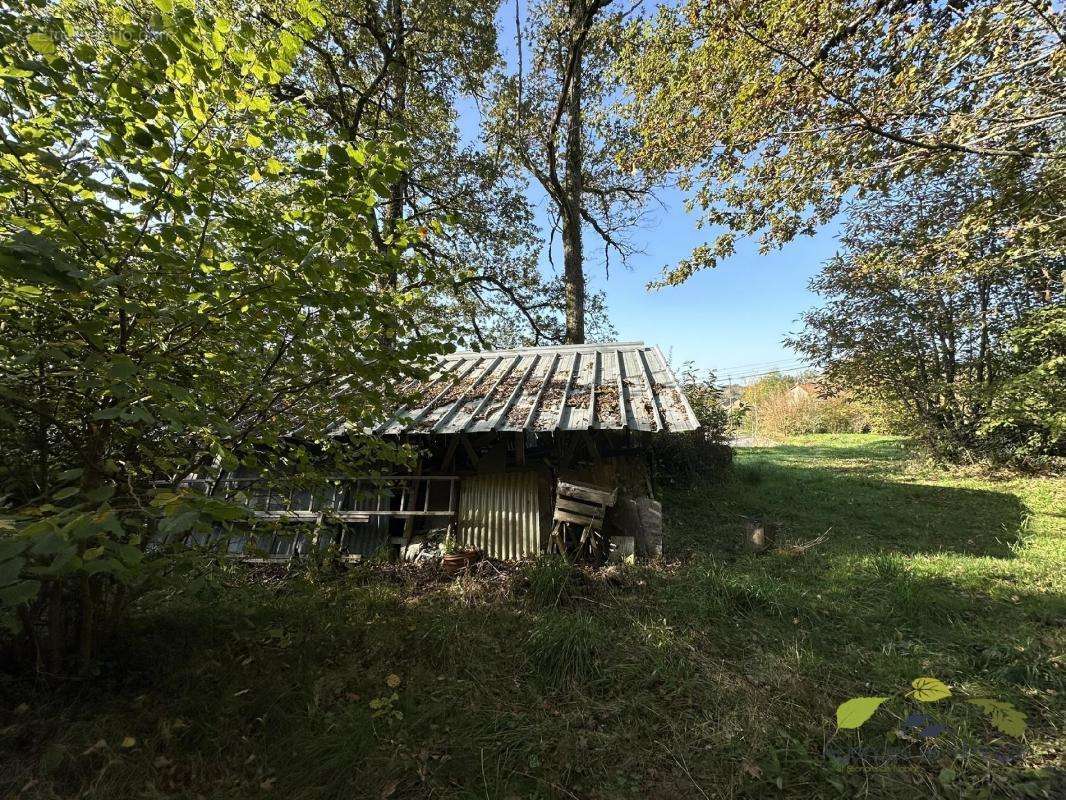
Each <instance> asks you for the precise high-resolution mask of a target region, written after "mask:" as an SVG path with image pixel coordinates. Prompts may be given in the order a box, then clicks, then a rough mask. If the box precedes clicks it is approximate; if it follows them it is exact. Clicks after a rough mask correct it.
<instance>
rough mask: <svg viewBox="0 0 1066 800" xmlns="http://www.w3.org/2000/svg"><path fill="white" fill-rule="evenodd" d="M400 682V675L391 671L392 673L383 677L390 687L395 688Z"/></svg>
mask: <svg viewBox="0 0 1066 800" xmlns="http://www.w3.org/2000/svg"><path fill="white" fill-rule="evenodd" d="M400 682H401V679H400V676H399V675H397V674H396V673H393V674H391V675H389V677H387V678H386V679H385V683H387V684H388V685H389V688H390V689H395V688H396V687H397V686H399V685H400Z"/></svg>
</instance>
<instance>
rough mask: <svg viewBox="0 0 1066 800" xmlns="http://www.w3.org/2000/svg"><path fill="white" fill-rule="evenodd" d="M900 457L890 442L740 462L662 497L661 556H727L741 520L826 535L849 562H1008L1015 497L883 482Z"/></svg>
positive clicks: (774, 453)
mask: <svg viewBox="0 0 1066 800" xmlns="http://www.w3.org/2000/svg"><path fill="white" fill-rule="evenodd" d="M901 453H902V451H901V450H900V448H899V445H898V444H895V443H893V442H886V443H878V444H877V445H873V446H871V445H866V446H863V447H854V448H848V447H807V446H781V447H775V448H771V449H768V450H767V451H761V452H760V451H750V452H748V453H745V454H743V456H742V457H741V458H740V459H738V462H737V463H736V464H735V465H734V466H733V467H732V469H731V471H730V474H729V475H728V477H727V478H726V479H725V481H723V482H721V483H718V484H710V485H706V486H701V487H697V488H692V489H684V490H677V489H674V490H670V491H668V493H667V495H668V496H667V497H666V498H665V499H664V503H663V506H664V513H665V516H666V525H667V528H668V531H667V537H666V541H667V547H668V549H673V550H674V551H675V552H682V551H684V550H694V551H697V552H709V553H714V552H716V551H721V550H722V549H723V548H724V549H725V550H727V551H728V550H731V549H733V548H734V547H736V546H737V545H738V544H739V542H740V540H741V533H742V530H743V518H744V517H757V518H761V519H768V520H772V521H775V522H777V523H779V524H780V526H781V529H782V537H783V538H784V539H785V540H786V541H790V542H793V543H795V542H800V541H804V540H809V539H812V538H814V537H816V536H819V535H821V534H823V533H825V532H826V531H827V530H829V529H831V532H830V534H829V539H830V543H829V545H828V547H829V548H831V549H833V550H837V551H846V552H849V553H851V554H854V555H872V554H876V553H882V552H898V553H903V554H908V555H917V554H919V553H925V554H932V553H938V552H951V553H961V554H967V555H974V556H992V557H999V558H1007V557H1010V556H1011V555H1012V554H1013V549H1014V547H1015V546H1016V545H1017V543H1018V542H1019V540H1020V539H1021V537H1022V536H1023V534H1024V531H1025V525H1026V516H1027V512H1026V509H1025V507H1024V506H1023V505H1022V503H1021V502H1020V501H1019V500H1018V498H1017V497H1015V496H1014V495H1012V494H1008V493H1006V492H995V491H989V490H986V489H970V488H958V487H950V486H940V485H930V484H923V483H915V482H902V481H899V480H889V479H887V478H886V477H885V475H886V473H887V472H888V471H889V470H891V469H893V467H894V468H895V469H898V462H899V460H900V459H901V457H902V455H901ZM871 454H872V455H873V458H872V459H871V458H870V456H871ZM826 461H829V462H831V463H829V464H826V463H825V462H826Z"/></svg>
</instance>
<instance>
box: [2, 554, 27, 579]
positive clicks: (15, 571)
mask: <svg viewBox="0 0 1066 800" xmlns="http://www.w3.org/2000/svg"><path fill="white" fill-rule="evenodd" d="M25 563H26V559H24V558H9V559H8V560H7V561H3V562H0V586H7V585H8V584H9V583H14V582H15V581H17V580H18V577H19V573H20V572H22V567H23V565H24V564H25Z"/></svg>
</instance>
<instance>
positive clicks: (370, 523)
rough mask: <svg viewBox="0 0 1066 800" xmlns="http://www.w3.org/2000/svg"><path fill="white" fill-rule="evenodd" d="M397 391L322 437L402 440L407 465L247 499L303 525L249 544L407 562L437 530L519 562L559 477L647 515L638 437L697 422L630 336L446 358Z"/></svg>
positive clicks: (546, 515) (644, 448) (537, 537)
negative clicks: (411, 462) (379, 409)
mask: <svg viewBox="0 0 1066 800" xmlns="http://www.w3.org/2000/svg"><path fill="white" fill-rule="evenodd" d="M406 388H407V391H405V392H404V394H405V395H406V396H407V397H410V398H411V401H410V404H409V405H408V406H406V407H404V408H400V409H397V410H396V412H395V413H393V414H392V415H391V416H390V417H389V418H388V419H385V420H382V421H381V423H380V424H378V425H376V426H374V427H373V428H372V429H370V430H367V429H362V428H361V429H358V430H356V429H354V428H353V427H351V426H350V425H349V424H348V423H345V422H343V421H340V422H338V423H337V425H336V426H335V427H334V429H333V430H332V431H331V434H332V435H334V436H337V437H345V436H349V435H357V436H363V435H366V434H367V433H370V434H372V435H374V436H377V437H383V438H389V439H393V440H400V441H403V442H406V443H408V444H410V445H412V446H413V447H415V448H416V449H417V450H418V452H419V453H420V457H419V460H418V462H417V465H416V466H415V467H414V468H413V469H412V470H411V471H410V472H409V473H408V474H403V475H389V476H379V477H366V478H360V479H355V478H344V479H337V480H336V481H335V482H334V483H333V485H331V486H330V487H327V488H326V489H325V490H314V491H307V490H304V491H302V492H297V491H294V492H292V493H290V494H288V495H286V493H285V492H284V491H281V492H277V493H276V496H274V497H267V498H265V499H264V498H259V499H258V500H257V501H256V506H257V508H258V511H257V513H258V514H260V515H261V516H265V517H269V518H273V519H279V520H291V521H293V522H301V521H303V522H314V523H316V524H315V525H314V526H305V528H304V529H301V528H300V526H296V527H295V529H293V528H292V527H290V528H289V529H287V530H285V531H283V532H281V533H279V534H275V535H272V536H273V538H272V539H271V541H270V542H267V543H264V542H262V541H259V542H257V549H258V550H259V551H260V552H263V551H265V552H268V553H269V554H270V555H271V557H273V558H286V557H291V556H292V555H293V554H295V553H300V552H307V551H308V550H309V549H310V548H311V547H315V546H320V547H325V546H327V545H331V546H333V547H334V548H335V549H337V550H338V551H339V552H340V553H341V554H342V555H346V556H349V557H365V556H367V555H370V554H372V553H375V552H381V551H383V550H386V549H393V550H394V552H395V548H399V552H400V553H401V554H406V555H407V556H408V557H410V556H411V555H412V554H413V553H415V552H417V550H418V549H419V546H420V543H422V542H427V543H431V542H434V541H437V540H439V539H441V538H442V537H444V536H449V537H451V539H452V540H454V541H457V542H458V543H459V544H461V545H467V546H471V547H476V548H478V549H479V550H481V551H482V552H483V553H485V554H486V555H487V556H489V557H492V558H500V559H517V558H522V557H525V556H529V555H532V554H535V553H538V552H541V551H542V550H544V549H545V547H546V546H547V544H548V538H549V534H550V532H551V529H552V519H553V512H554V509H555V505H556V488H557V486H558V485H559V481H565V482H568V483H575V484H584V485H588V486H593V487H602V488H604V489H607V490H610V491H615V490H617V495H618V496H619V497H620V498H621V501H620V505H619V509H618V512H617V513H615V514H613V518H615V519H617V520H621V519H625V518H626V517H627V516H628V517H629V518H631V519H647V518H648V515H649V514H655V513H657V504H654V502H653V501H652V500H651V498H653V496H654V489H653V476H652V472H651V463H650V458H649V453H648V445H649V444H650V442H651V439H652V437H657V436H662V435H666V434H680V433H686V432H695V431H697V430H698V429H699V422H698V421H697V419H696V417H695V414H694V413H693V411H692V408H691V406H690V405H689V403H688V400H687V399H686V398H685V395H684V393H683V392H682V391H681V389H680V387H679V386H678V383H677V378H676V377H675V375H674V373H673V371H672V370H671V369H670V366H669V364H668V363H667V360H666V358H665V357H664V356H663V354H662V352H661V351H660V350H659V348H657V347H649V346H646V345H645V344H643V343H642V342H612V343H606V344H585V345H565V346H551V347H531V348H521V349H514V350H497V351H491V352H460V353H454V354H452V355H449V356H446V357H444V358H442V359H440V361H439V362H438V364H437V365H436V366H435V368H434V369H433V370H432V372H431V374H430V376H429V377H428V378H427V379H426V380H425V381H424V382H421V383H419V384H417V385H412V386H408V387H406ZM638 501H639V502H640V505H639V507H637V503H638ZM627 503H628V504H630V505H629V506H628V507H627V506H626V504H627ZM641 515H643V516H641ZM609 521H610V520H609ZM312 527H313V528H314V533H313V534H312V533H310V530H311V528H312ZM294 530H295V532H294ZM301 530H306V531H307V532H306V533H301ZM238 549H239V548H238Z"/></svg>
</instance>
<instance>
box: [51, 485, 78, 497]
mask: <svg viewBox="0 0 1066 800" xmlns="http://www.w3.org/2000/svg"><path fill="white" fill-rule="evenodd" d="M79 491H80V490H79V489H78V487H77V486H64V487H63V488H62V489H60V490H59V491H58V492H55V493H54V494H53V495H52V499H53V500H66V499H67V498H68V497H73V496H74V495H76V494H77V493H78V492H79Z"/></svg>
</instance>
